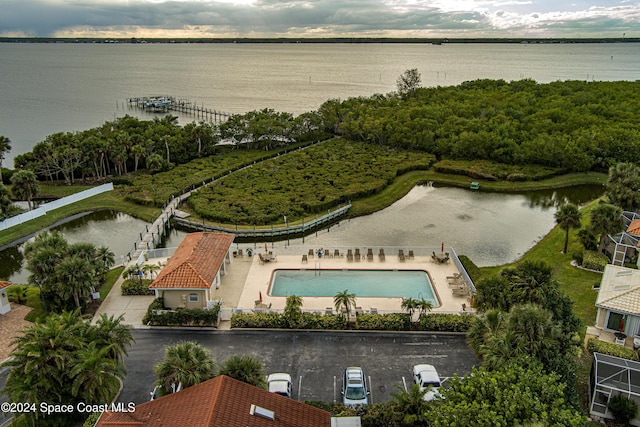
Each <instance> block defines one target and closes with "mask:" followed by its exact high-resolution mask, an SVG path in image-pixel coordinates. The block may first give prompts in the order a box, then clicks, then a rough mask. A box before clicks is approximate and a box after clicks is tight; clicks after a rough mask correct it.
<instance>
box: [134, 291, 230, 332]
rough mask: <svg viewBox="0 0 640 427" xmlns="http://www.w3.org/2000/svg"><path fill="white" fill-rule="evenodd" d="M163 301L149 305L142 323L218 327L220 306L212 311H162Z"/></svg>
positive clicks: (217, 305) (159, 299)
mask: <svg viewBox="0 0 640 427" xmlns="http://www.w3.org/2000/svg"><path fill="white" fill-rule="evenodd" d="M164 310H165V308H164V300H163V299H162V298H157V299H155V300H153V302H152V303H151V304H149V308H148V309H147V314H145V316H144V318H143V319H142V323H144V324H146V325H150V326H215V327H217V326H218V315H219V313H220V304H216V305H215V306H214V307H213V308H212V309H198V308H185V309H179V310H175V311H173V310H167V311H164Z"/></svg>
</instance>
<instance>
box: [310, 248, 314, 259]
mask: <svg viewBox="0 0 640 427" xmlns="http://www.w3.org/2000/svg"><path fill="white" fill-rule="evenodd" d="M309 258H313V249H309Z"/></svg>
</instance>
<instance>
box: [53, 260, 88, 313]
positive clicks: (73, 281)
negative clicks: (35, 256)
mask: <svg viewBox="0 0 640 427" xmlns="http://www.w3.org/2000/svg"><path fill="white" fill-rule="evenodd" d="M94 273H95V272H94V271H93V269H92V268H91V262H89V261H87V260H86V259H83V258H81V257H80V256H78V255H72V256H68V257H65V258H64V259H63V260H62V261H60V263H59V264H58V265H56V267H55V275H56V278H57V281H58V283H59V296H60V297H61V298H62V299H68V298H69V297H73V301H74V303H75V305H76V308H81V304H80V301H83V302H84V301H85V300H86V298H87V297H88V296H89V295H90V294H91V289H92V288H95V287H96V286H97V285H98V278H97V277H96V275H95V274H94Z"/></svg>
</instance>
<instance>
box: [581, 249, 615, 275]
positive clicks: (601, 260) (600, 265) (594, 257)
mask: <svg viewBox="0 0 640 427" xmlns="http://www.w3.org/2000/svg"><path fill="white" fill-rule="evenodd" d="M608 263H609V258H607V257H606V255H598V253H597V252H594V251H584V253H583V254H582V267H584V268H587V269H589V270H596V271H604V268H605V267H606V266H607V264H608Z"/></svg>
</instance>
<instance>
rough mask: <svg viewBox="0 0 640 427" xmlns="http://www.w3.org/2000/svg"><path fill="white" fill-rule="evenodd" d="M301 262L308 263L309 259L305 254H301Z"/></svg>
mask: <svg viewBox="0 0 640 427" xmlns="http://www.w3.org/2000/svg"><path fill="white" fill-rule="evenodd" d="M302 262H303V263H308V262H309V257H307V255H306V254H303V255H302Z"/></svg>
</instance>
